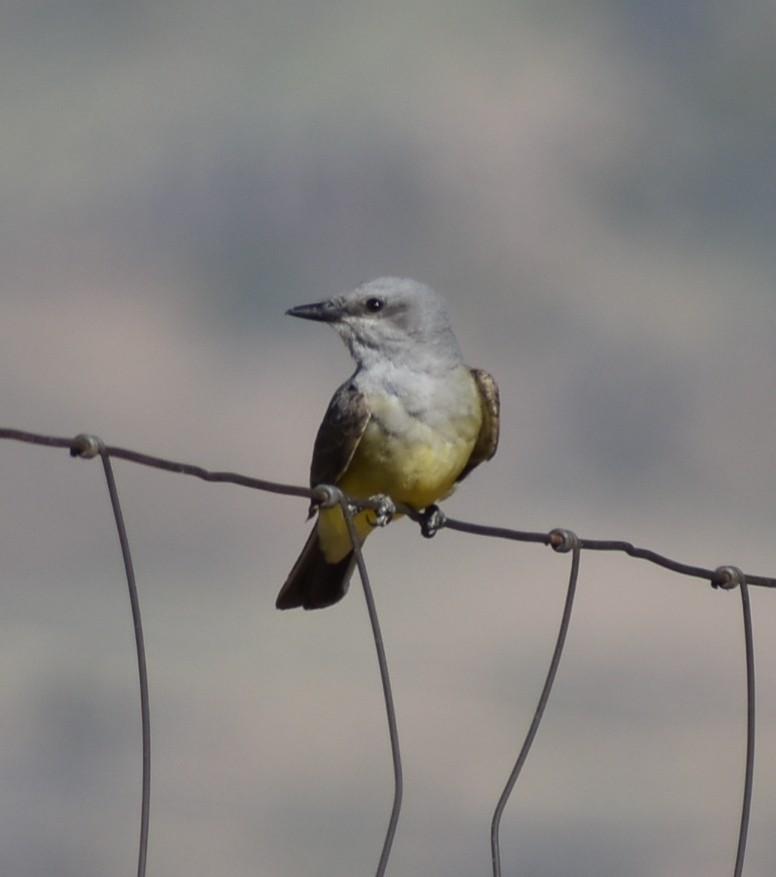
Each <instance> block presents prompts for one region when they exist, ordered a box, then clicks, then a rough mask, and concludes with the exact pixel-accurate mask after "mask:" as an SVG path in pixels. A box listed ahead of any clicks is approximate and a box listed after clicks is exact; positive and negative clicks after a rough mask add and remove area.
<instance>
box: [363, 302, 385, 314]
mask: <svg viewBox="0 0 776 877" xmlns="http://www.w3.org/2000/svg"><path fill="white" fill-rule="evenodd" d="M384 306H385V302H384V301H383V300H382V299H381V298H368V299H367V300H366V309H367V310H368V311H369V313H370V314H376V313H377V312H378V311H381V310H382V309H383V307H384Z"/></svg>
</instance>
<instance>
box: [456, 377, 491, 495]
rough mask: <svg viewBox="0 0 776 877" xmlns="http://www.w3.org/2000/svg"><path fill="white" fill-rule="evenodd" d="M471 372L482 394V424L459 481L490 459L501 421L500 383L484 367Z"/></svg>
mask: <svg viewBox="0 0 776 877" xmlns="http://www.w3.org/2000/svg"><path fill="white" fill-rule="evenodd" d="M471 373H472V377H473V378H474V382H475V383H476V384H477V390H478V392H479V394H480V404H481V405H482V425H481V426H480V434H479V436H477V442H476V443H475V445H474V449H473V450H472V453H471V456H470V457H469V462H468V463H467V464H466V466H464V469H463V471H462V472H461V474H460V475H459V476H458V481H461V480H462V479H464V478H466V476H467V475H468V474H469V473H470V472H471V471H472V469H476V467H477V466H479V465H480V463H484V462H485V461H486V460H490V458H491V457H492V456H493V455H494V454H495V453H496V448H497V447H498V435H499V421H500V402H499V395H498V385H497V384H496V382H495V380H493V376H492V375H491V374H489V373H488V372H486V371H485V370H484V369H480V368H473V369H472V370H471Z"/></svg>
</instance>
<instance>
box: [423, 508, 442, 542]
mask: <svg viewBox="0 0 776 877" xmlns="http://www.w3.org/2000/svg"><path fill="white" fill-rule="evenodd" d="M444 525H445V514H444V512H443V511H442V509H440V508H439V506H436V505H430V506H429V507H428V508H426V509H423V512H422V514H421V517H420V532H421V533H422V534H423V535H424V536H425V537H426V539H431V537H432V536H436V534H437V532H438V531H439V530H441V529H442V527H444Z"/></svg>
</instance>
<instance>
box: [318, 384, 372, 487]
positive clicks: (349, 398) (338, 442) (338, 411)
mask: <svg viewBox="0 0 776 877" xmlns="http://www.w3.org/2000/svg"><path fill="white" fill-rule="evenodd" d="M369 417H370V412H369V408H368V407H367V405H366V402H365V401H364V397H363V396H362V394H361V393H360V392H359V390H358V389H356V387H355V386H354V384H353V383H352V381H346V382H345V383H344V384H343V385H342V386H341V387H340V388H339V389H338V390H337V392H336V393H335V394H334V396H333V397H332V400H331V402H329V407H328V410H327V411H326V414H325V415H324V417H323V423H321V426H320V428H319V429H318V435H317V436H316V437H315V447H314V448H313V461H312V463H311V464H310V486H311V487H316V486H317V485H318V484H336V483H337V482H338V481H339V479H340V478H341V477H342V473H343V472H344V471H345V470H346V469H347V468H348V464H349V463H350V461H351V460H352V459H353V454H354V453H355V451H356V448H357V447H358V443H359V442H360V441H361V436H363V434H364V430H365V429H366V425H367V423H369Z"/></svg>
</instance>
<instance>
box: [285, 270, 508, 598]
mask: <svg viewBox="0 0 776 877" xmlns="http://www.w3.org/2000/svg"><path fill="white" fill-rule="evenodd" d="M287 313H288V314H290V315H291V316H292V317H301V318H302V319H305V320H316V321H319V322H323V323H328V324H329V325H331V326H332V327H333V328H334V329H335V330H336V331H337V332H338V333H339V335H340V336H341V338H342V340H343V341H344V342H345V344H346V345H347V346H348V349H349V350H350V353H351V356H352V357H353V359H354V360H355V362H356V370H355V372H354V373H353V375H352V376H351V377H350V378H348V380H347V381H345V383H344V384H342V386H341V387H339V389H338V390H337V391H336V393H335V394H334V396H333V398H332V400H331V402H330V403H329V408H328V410H327V411H326V414H325V416H324V418H323V423H322V424H321V426H320V429H319V430H318V435H317V437H316V439H315V447H314V450H313V459H312V464H311V466H310V485H311V486H312V487H315V486H317V485H319V484H333V485H336V486H337V487H339V489H340V490H341V491H342V492H343V493H345V494H346V495H348V496H352V497H356V498H358V499H367V498H369V497H371V496H375V495H378V494H384V495H387V496H389V497H390V498H391V499H392V500H394V502H398V503H404V504H406V505H408V506H411V507H412V508H415V509H418V510H422V509H426V508H428V507H429V506H431V505H432V504H433V503H435V502H437V501H438V500H440V499H443V498H444V497H446V496H449V495H450V493H452V491H453V490H454V489H455V487H456V485H457V484H458V483H459V482H460V481H461V480H462V479H463V478H465V477H466V476H467V475H468V474H469V473H470V472H471V471H472V469H474V468H475V467H476V466H478V465H479V464H480V463H482V462H484V461H485V460H489V459H490V458H491V457H492V456H493V455H494V454H495V453H496V446H497V444H498V433H499V397H498V388H497V386H496V382H495V381H494V380H493V378H492V377H491V376H490V375H489V374H488V373H487V372H486V371H482V370H480V369H472V368H469V367H468V366H467V365H465V364H464V362H463V359H462V358H461V353H460V351H459V349H458V342H457V341H456V339H455V336H454V335H453V331H452V329H451V328H450V322H449V319H448V316H447V311H446V309H445V302H444V299H443V298H442V296H441V295H439V294H438V293H436V292H434V290H433V289H430V288H429V287H428V286H424V285H423V284H421V283H417V282H416V281H414V280H406V279H400V278H396V277H382V278H380V279H378V280H372V281H370V282H368V283H364V284H363V285H361V286H359V287H357V288H356V289H354V290H352V291H351V292H346V293H344V294H342V295H337V296H334V298H331V299H329V300H328V301H322V302H318V303H316V304H310V305H301V306H299V307H295V308H291V309H290V310H289V311H287ZM314 511H315V507H314V504H313V505H311V507H310V514H311V515H312V514H313V512H314ZM370 521H371V523H370ZM354 523H355V528H356V532H357V534H358V538H359V540H360V544H363V542H364V540H365V539H366V537H367V536H368V535H369V533H370V531H371V530H372V529H373V527H374V512H372V511H368V510H365V511H362V512H359V513H358V514H357V515H356V516H355V517H354ZM354 566H355V557H354V554H353V546H352V545H351V542H350V538H349V536H348V529H347V525H346V522H345V519H344V516H343V514H342V510H341V509H340V508H339V507H334V508H324V509H321V510H320V511H319V514H318V520H317V522H316V525H315V527H314V528H313V531H312V533H311V534H310V537H309V539H308V540H307V543H306V545H305V547H304V549H303V550H302V553H301V555H300V556H299V559H298V560H297V561H296V563H295V564H294V567H293V569H292V570H291V572H290V573H289V575H288V578H287V579H286V582H285V584H284V585H283V587H282V588H281V589H280V593H279V594H278V597H277V601H276V604H275V605H276V606H277V608H278V609H291V608H293V607H295V606H303V607H304V608H305V609H320V608H323V607H324V606H331V605H332V604H333V603H336V602H337V601H338V600H340V599H342V597H343V596H344V595H345V593H346V591H347V589H348V583H349V581H350V577H351V575H352V573H353V568H354Z"/></svg>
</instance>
